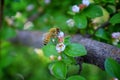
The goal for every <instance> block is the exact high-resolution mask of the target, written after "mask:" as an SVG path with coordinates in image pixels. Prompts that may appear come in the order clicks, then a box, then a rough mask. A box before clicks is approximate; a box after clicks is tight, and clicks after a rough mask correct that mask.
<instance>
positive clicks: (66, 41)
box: [64, 36, 70, 45]
mask: <svg viewBox="0 0 120 80" xmlns="http://www.w3.org/2000/svg"><path fill="white" fill-rule="evenodd" d="M64 43H65V45H68V44H70V36H66V37H65V39H64Z"/></svg>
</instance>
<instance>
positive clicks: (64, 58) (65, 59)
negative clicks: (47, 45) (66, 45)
mask: <svg viewBox="0 0 120 80" xmlns="http://www.w3.org/2000/svg"><path fill="white" fill-rule="evenodd" d="M62 61H63V62H64V63H65V64H68V65H69V64H71V63H75V62H76V61H75V59H74V58H73V57H70V56H67V55H66V54H64V53H63V54H62Z"/></svg>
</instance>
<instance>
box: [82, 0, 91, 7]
mask: <svg viewBox="0 0 120 80" xmlns="http://www.w3.org/2000/svg"><path fill="white" fill-rule="evenodd" d="M82 4H84V5H86V6H88V5H89V4H90V1H89V0H82Z"/></svg>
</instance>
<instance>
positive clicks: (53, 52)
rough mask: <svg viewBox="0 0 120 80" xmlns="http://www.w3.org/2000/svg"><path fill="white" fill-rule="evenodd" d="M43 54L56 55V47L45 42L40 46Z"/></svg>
mask: <svg viewBox="0 0 120 80" xmlns="http://www.w3.org/2000/svg"><path fill="white" fill-rule="evenodd" d="M42 50H43V52H44V54H45V56H47V57H49V56H51V55H54V56H58V52H57V51H56V48H55V46H54V45H51V44H47V45H46V46H44V47H43V48H42Z"/></svg>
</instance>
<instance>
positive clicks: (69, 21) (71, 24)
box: [66, 19, 75, 27]
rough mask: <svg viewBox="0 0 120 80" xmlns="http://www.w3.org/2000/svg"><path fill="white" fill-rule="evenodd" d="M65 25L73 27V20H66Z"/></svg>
mask: <svg viewBox="0 0 120 80" xmlns="http://www.w3.org/2000/svg"><path fill="white" fill-rule="evenodd" d="M66 23H67V25H68V26H69V27H73V26H74V25H75V21H74V20H73V19H68V20H67V21H66Z"/></svg>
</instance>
